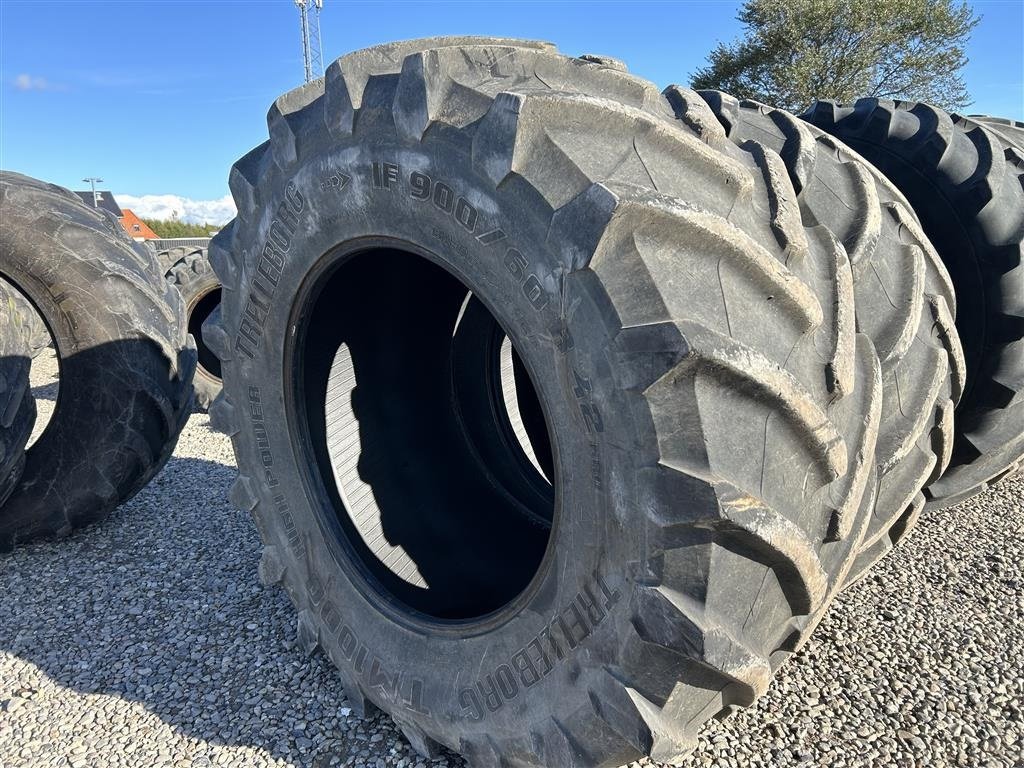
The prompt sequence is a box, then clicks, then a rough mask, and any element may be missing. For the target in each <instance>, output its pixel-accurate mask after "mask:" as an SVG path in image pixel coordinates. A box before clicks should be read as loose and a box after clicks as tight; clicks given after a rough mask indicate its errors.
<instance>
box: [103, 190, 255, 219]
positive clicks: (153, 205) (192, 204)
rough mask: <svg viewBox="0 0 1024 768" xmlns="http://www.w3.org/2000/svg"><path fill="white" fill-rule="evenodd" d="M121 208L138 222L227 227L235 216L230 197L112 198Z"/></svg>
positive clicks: (152, 196) (124, 196)
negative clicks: (127, 209) (129, 210)
mask: <svg viewBox="0 0 1024 768" xmlns="http://www.w3.org/2000/svg"><path fill="white" fill-rule="evenodd" d="M114 199H116V200H117V204H118V205H120V206H121V207H122V208H131V209H132V211H134V212H135V215H136V216H138V217H139V218H140V219H173V218H175V217H177V218H179V219H181V220H182V221H184V222H187V223H189V224H227V223H228V221H230V220H231V219H233V218H234V216H235V204H234V202H233V201H232V200H231V195H224V197H222V198H220V199H219V200H193V199H192V198H190V197H182V196H181V195H141V196H138V197H137V196H135V195H114Z"/></svg>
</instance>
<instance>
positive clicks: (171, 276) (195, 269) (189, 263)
mask: <svg viewBox="0 0 1024 768" xmlns="http://www.w3.org/2000/svg"><path fill="white" fill-rule="evenodd" d="M157 258H158V259H159V261H160V266H161V268H162V269H163V270H164V275H165V277H166V278H167V281H168V282H169V283H170V284H171V285H173V286H174V288H175V290H177V291H178V293H179V294H180V295H181V299H182V301H183V302H184V303H185V324H186V327H187V328H188V332H189V333H190V334H192V338H194V339H195V342H196V353H197V361H196V373H195V377H194V378H193V380H192V383H193V388H194V390H195V406H196V409H197V410H200V411H204V412H205V411H207V410H208V409H209V407H210V404H211V403H212V402H213V401H214V399H215V398H216V397H217V395H219V394H220V389H221V378H220V360H218V359H217V356H216V355H215V354H214V353H213V352H212V351H211V350H210V347H209V345H207V344H206V342H205V341H204V340H203V333H202V329H203V323H205V322H206V320H207V318H209V317H210V315H212V314H213V313H214V312H215V311H216V310H217V308H218V307H219V306H220V282H219V281H218V280H217V276H216V275H215V274H214V273H213V267H211V266H210V259H209V255H208V251H207V249H206V248H183V247H178V248H172V249H170V250H167V251H160V252H159V253H157Z"/></svg>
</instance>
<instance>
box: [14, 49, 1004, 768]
mask: <svg viewBox="0 0 1024 768" xmlns="http://www.w3.org/2000/svg"><path fill="white" fill-rule="evenodd" d="M268 127H269V136H270V138H269V141H267V142H266V143H264V144H262V145H261V146H259V147H257V148H256V149H254V150H252V151H251V152H250V153H248V154H247V155H246V156H245V157H243V158H242V159H241V160H239V161H238V162H237V163H236V164H235V165H234V167H233V168H232V170H231V174H230V187H231V191H232V194H233V196H234V200H235V203H236V206H237V208H238V215H237V218H236V219H235V220H234V221H232V222H231V223H230V224H228V225H227V226H226V227H224V229H223V230H222V231H221V232H220V233H219V234H218V235H217V236H216V237H215V238H214V240H213V242H212V243H211V246H210V250H209V261H207V258H206V256H207V255H206V253H205V252H202V251H199V252H194V253H168V254H164V255H162V256H161V257H160V258H159V259H158V258H154V256H153V255H152V254H148V253H144V252H143V251H144V249H143V248H142V247H140V246H137V245H135V244H133V243H132V242H131V241H130V240H128V239H127V238H126V237H124V236H123V233H118V232H115V231H113V229H114V228H112V226H111V224H110V223H109V221H108V220H106V219H104V218H103V217H102V216H101V215H99V214H97V213H96V212H95V211H91V210H89V209H87V208H85V207H84V206H82V205H80V204H78V203H77V202H76V201H75V200H74V199H73V197H72V196H70V195H69V194H68V193H66V192H64V191H63V190H60V189H58V188H55V187H52V186H49V185H46V184H42V183H40V182H36V181H33V180H30V179H27V178H25V177H19V176H16V175H13V174H5V175H4V176H3V177H2V186H0V190H2V192H0V194H2V198H0V204H2V205H3V210H4V220H5V226H4V231H3V235H2V246H3V262H2V265H0V266H2V273H3V276H4V278H5V279H7V280H9V281H10V283H12V284H13V285H14V286H16V287H17V290H13V289H12V288H11V287H10V286H7V287H6V288H5V291H6V294H7V295H8V299H9V300H8V302H7V308H8V312H7V314H6V316H5V317H0V323H4V325H2V326H0V331H2V339H3V344H4V345H5V347H4V357H3V364H4V366H5V368H4V370H3V372H2V376H0V387H2V389H0V395H2V399H0V415H2V419H3V420H2V424H3V427H4V431H3V435H4V437H3V445H2V446H0V447H2V448H3V452H2V453H3V459H4V462H5V463H4V464H3V467H2V472H3V474H2V475H0V480H2V481H3V484H2V485H0V488H3V489H4V491H3V492H4V493H5V494H6V495H7V497H6V502H4V503H3V505H2V507H0V545H3V546H5V547H8V548H9V547H10V546H12V545H13V544H15V543H17V542H19V541H21V540H24V539H26V538H29V537H31V536H34V535H39V534H62V533H65V532H67V531H68V530H70V529H71V528H74V527H76V526H77V525H79V524H81V523H83V522H88V521H89V520H92V519H96V517H98V516H101V515H102V514H103V513H105V512H106V511H109V509H111V508H113V507H114V506H116V505H117V504H118V503H120V502H121V501H123V500H124V499H126V498H128V497H129V496H130V495H131V494H133V493H135V492H136V491H137V490H138V489H139V488H140V487H142V485H143V484H144V483H145V482H146V481H148V479H149V478H150V477H152V475H153V474H154V473H155V472H156V471H158V469H159V468H160V466H161V465H162V463H163V462H164V461H165V460H166V458H167V455H168V454H169V453H170V451H171V449H172V448H173V445H174V441H175V439H176V436H177V434H178V431H179V430H180V429H181V426H182V424H183V423H184V420H185V418H187V414H188V411H189V410H190V408H191V405H190V403H191V396H192V395H191V390H192V381H193V369H194V368H196V365H197V359H198V369H197V370H198V372H197V373H196V374H195V377H194V381H195V392H196V397H197V399H199V400H200V402H201V404H207V403H209V402H210V401H211V400H212V405H211V406H210V418H211V422H212V424H213V425H214V426H216V427H217V428H219V429H221V430H222V431H224V432H226V433H227V434H228V435H230V436H231V439H232V442H233V445H234V450H235V455H236V459H237V465H238V470H239V475H238V478H237V480H236V482H235V483H234V485H233V487H232V490H231V501H232V503H233V504H234V505H235V506H236V507H238V508H240V509H243V510H246V511H248V512H251V513H252V515H253V516H254V519H255V521H256V524H257V527H258V528H259V531H260V534H261V536H262V538H263V541H264V545H265V546H264V550H263V554H262V558H261V562H260V566H259V575H260V578H261V580H262V581H263V582H264V583H265V584H280V585H281V586H282V587H283V588H284V589H285V590H286V591H287V592H288V594H289V595H290V597H291V599H292V601H293V602H294V603H295V605H296V608H297V611H298V637H299V642H300V644H301V645H302V646H303V647H305V648H306V649H307V650H308V651H312V650H313V649H315V648H318V647H320V648H322V649H323V650H324V651H325V652H326V653H327V654H328V656H329V657H330V659H331V660H332V662H333V663H334V664H335V665H336V666H337V668H338V670H339V673H340V674H341V678H342V681H343V684H344V686H345V691H346V694H347V697H348V700H349V702H350V705H351V706H352V707H353V709H354V710H355V711H356V712H358V713H363V714H365V713H368V712H370V711H371V710H373V709H374V708H380V709H383V710H385V711H387V712H388V713H390V715H391V716H392V717H393V718H394V719H395V721H396V723H397V724H398V725H399V727H400V728H401V729H402V730H403V732H404V733H405V734H406V736H407V737H408V738H409V740H410V742H411V743H412V745H413V746H414V747H415V748H416V749H417V750H419V751H420V752H422V753H423V754H425V755H428V756H434V755H436V754H438V752H439V750H440V749H441V748H442V747H447V748H450V749H452V750H455V751H458V752H460V753H462V754H463V755H465V756H466V757H467V758H468V759H469V760H470V761H471V763H472V764H474V765H481V766H491V765H493V766H499V765H523V766H526V765H530V766H572V765H580V766H589V765H618V764H621V763H626V762H629V761H630V760H633V759H635V758H637V757H638V756H641V755H651V756H653V757H655V758H656V759H658V760H663V761H666V762H672V761H674V760H677V759H680V758H681V757H682V756H683V755H685V754H686V753H687V752H688V751H689V750H690V749H691V748H692V747H693V745H694V743H695V738H696V733H697V730H698V729H699V727H700V725H701V724H702V723H703V722H705V721H706V720H707V719H709V718H711V717H714V716H718V717H721V716H725V715H727V714H729V713H730V712H731V711H733V710H734V709H736V708H738V707H743V706H748V705H750V704H751V703H752V702H753V701H754V700H755V699H756V698H757V697H758V696H759V695H760V694H761V693H763V692H764V690H765V688H766V686H767V685H768V684H769V681H770V678H771V676H772V674H773V673H774V671H775V670H776V669H777V668H778V666H779V665H780V664H781V663H782V662H783V661H784V660H785V659H786V658H788V657H789V656H790V655H791V654H792V653H794V652H795V651H796V650H797V649H798V648H799V647H800V646H801V645H802V644H803V643H804V642H805V641H806V640H807V638H808V636H809V634H810V633H811V632H812V631H813V629H814V627H815V626H816V625H817V624H818V622H819V621H820V620H821V618H822V616H823V615H824V612H825V611H826V609H827V607H828V605H829V603H830V602H831V600H832V599H833V598H834V597H835V595H836V594H838V592H839V591H840V590H842V589H843V588H844V587H845V586H846V585H848V584H850V583H851V582H853V581H854V580H856V579H857V578H859V577H861V576H862V575H863V574H864V573H865V572H866V571H867V570H868V569H869V568H870V566H871V565H872V564H873V563H875V562H876V561H877V560H878V559H879V558H880V557H881V556H883V555H884V554H885V553H886V552H887V551H889V550H890V549H891V548H892V546H893V545H894V544H895V543H897V542H898V541H899V540H900V539H901V538H902V537H904V536H905V535H906V534H907V533H908V532H909V531H910V530H911V529H912V528H913V526H914V524H915V523H916V521H917V520H918V518H919V516H920V515H921V514H922V513H923V512H924V513H927V510H928V509H929V508H934V507H939V506H945V505H948V504H953V503H956V502H958V501H961V500H963V499H965V498H967V497H968V496H970V495H972V494H974V493H977V492H978V491H980V490H982V489H984V488H985V487H987V486H988V485H990V484H991V483H994V482H996V481H997V480H998V479H999V478H1000V477H1002V476H1004V475H1006V474H1008V473H1009V472H1012V471H1013V470H1014V469H1015V468H1016V467H1018V466H1019V465H1020V463H1021V458H1022V455H1024V395H1022V394H1021V392H1022V390H1024V340H1022V339H1024V267H1022V266H1021V242H1022V238H1024V186H1022V184H1024V160H1022V158H1024V142H1022V141H1021V138H1022V137H1021V133H1022V132H1021V130H1020V128H1019V127H1018V126H1014V125H1012V124H1007V123H1005V122H999V121H991V120H988V119H985V118H978V119H967V118H960V117H955V116H950V115H947V114H945V113H943V112H941V111H940V110H937V109H934V108H932V107H928V106H926V105H921V104H908V103H900V102H895V103H894V102H885V101H879V100H876V99H865V100H861V101H859V102H857V103H856V104H855V105H853V106H851V107H843V106H839V105H835V104H830V103H824V102H822V103H818V104H816V105H815V106H814V107H813V108H812V109H810V110H809V111H808V112H807V113H805V114H804V115H802V116H801V117H800V118H798V117H796V116H794V115H791V114H789V113H787V112H785V111H782V110H777V109H773V108H771V107H768V106H765V105H763V104H758V103H755V102H750V101H742V100H738V99H735V98H733V97H731V96H729V95H727V94H724V93H719V92H699V93H698V92H694V91H691V90H688V89H686V88H682V87H679V86H671V87H669V88H667V89H665V90H664V91H661V90H659V89H657V88H655V87H654V86H653V85H652V84H651V83H649V82H647V81H645V80H643V79H641V78H638V77H635V76H632V75H630V74H628V73H627V72H626V71H625V67H624V66H623V65H622V64H621V62H618V61H616V60H614V59H609V58H607V57H601V56H583V57H578V58H570V57H566V56H563V55H560V54H558V53H557V52H556V51H555V50H554V49H553V48H552V47H551V46H550V45H547V44H544V43H533V42H527V41H518V40H506V39H493V38H432V39H426V40H417V41H408V42H403V43H395V44H389V45H384V46H377V47H375V48H370V49H366V50H362V51H358V52H356V53H352V54H349V55H347V56H345V57H343V58H341V59H339V60H338V61H336V62H335V63H334V64H332V65H331V66H330V67H329V68H328V71H327V75H326V77H325V78H324V79H323V80H319V81H316V82H314V83H310V84H307V85H306V86H303V87H301V88H299V89H296V90H294V91H292V92H289V93H287V94H285V95H284V96H282V97H281V98H279V99H278V100H277V101H276V102H275V103H274V105H273V106H272V107H271V109H270V112H269V115H268ZM8 217H10V218H8ZM161 259H162V263H161ZM210 265H212V270H213V271H215V273H216V274H213V272H211V266H210ZM165 275H166V278H165ZM172 286H174V287H172ZM18 292H20V295H24V296H27V297H28V299H29V300H30V302H31V304H32V305H33V307H34V308H35V309H36V310H38V312H39V314H40V315H41V316H42V317H43V318H44V319H45V320H46V326H47V327H48V329H49V332H50V334H51V335H52V337H53V340H54V342H55V346H56V349H57V352H58V355H59V357H60V360H61V382H60V387H61V389H60V399H59V401H58V407H57V409H56V411H55V414H54V417H53V421H52V423H51V426H49V427H48V428H47V430H46V431H44V432H43V435H42V437H40V438H39V440H38V441H37V442H36V443H34V444H33V445H32V446H31V447H30V448H29V449H28V451H27V452H26V451H25V450H24V445H25V441H26V440H27V437H25V436H24V435H25V430H24V429H23V427H21V426H20V425H22V424H23V423H30V422H31V421H32V413H31V411H32V400H31V397H30V393H29V391H28V388H27V387H28V385H27V371H28V367H29V360H30V358H31V351H30V350H31V341H30V337H31V335H32V331H31V325H30V323H28V321H26V320H25V317H26V312H25V311H24V309H23V307H22V304H21V303H20V302H21V299H19V298H18V296H19V293H18ZM189 333H191V334H192V336H194V337H195V338H197V339H199V345H198V346H199V349H198V352H197V351H196V349H195V346H194V345H193V344H192V343H191V342H190V341H189V338H190V337H189ZM79 360H80V362H76V361H79ZM221 377H223V382H221ZM222 383H223V391H221V384H222ZM65 398H66V400H65ZM51 433H52V434H51ZM0 501H2V499H0Z"/></svg>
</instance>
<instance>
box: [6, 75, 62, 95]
mask: <svg viewBox="0 0 1024 768" xmlns="http://www.w3.org/2000/svg"><path fill="white" fill-rule="evenodd" d="M14 87H15V88H17V89H18V90H19V91H63V90H64V86H63V85H58V84H57V83H51V82H50V81H49V80H47V79H46V78H45V77H37V76H36V75H29V74H27V73H24V72H23V73H22V74H20V75H18V76H16V77H15V78H14Z"/></svg>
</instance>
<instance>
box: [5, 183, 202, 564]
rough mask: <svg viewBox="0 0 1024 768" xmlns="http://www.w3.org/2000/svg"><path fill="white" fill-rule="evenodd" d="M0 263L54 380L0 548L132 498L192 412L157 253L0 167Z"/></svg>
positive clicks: (189, 361)
mask: <svg viewBox="0 0 1024 768" xmlns="http://www.w3.org/2000/svg"><path fill="white" fill-rule="evenodd" d="M0 215H2V218H3V222H4V226H3V229H2V232H0V273H2V274H3V276H4V278H6V279H9V280H10V281H11V282H13V283H14V284H15V285H16V286H17V287H18V288H19V290H21V291H22V292H23V293H24V294H25V295H26V296H27V297H28V298H29V300H30V301H31V302H32V305H33V306H34V307H36V308H37V309H38V310H39V312H40V314H41V315H42V316H43V318H44V319H45V321H46V325H47V326H48V327H49V329H50V333H51V334H52V337H53V341H54V346H55V348H56V352H57V357H58V361H59V375H60V386H59V390H58V394H57V402H56V405H55V409H54V413H53V415H52V417H51V419H50V421H49V423H48V424H47V427H46V429H45V430H44V431H43V433H42V434H41V435H40V436H39V438H38V440H37V441H36V442H35V443H33V444H32V446H31V447H29V449H28V451H27V453H26V457H25V458H26V460H25V471H24V473H23V475H22V478H21V482H20V483H19V484H18V486H17V487H16V488H15V489H14V492H13V493H12V494H11V496H10V498H8V500H7V502H6V504H5V505H4V507H3V509H2V510H0V551H4V550H9V549H11V548H12V547H14V546H15V545H17V544H18V543H20V542H22V541H26V540H28V539H31V538H35V537H38V536H65V535H67V534H68V533H69V532H70V531H72V530H73V529H75V528H78V527H80V526H83V525H86V524H88V523H91V522H93V521H96V520H99V519H101V518H103V517H105V516H106V515H107V514H108V513H109V512H110V511H111V510H113V509H114V508H115V507H117V506H118V505H120V504H121V503H122V502H124V501H126V500H127V499H129V498H131V497H132V496H134V495H135V494H136V493H137V492H138V491H139V490H140V489H141V488H142V487H143V486H145V485H146V483H147V482H149V480H150V478H152V477H153V475H154V474H156V473H157V472H158V471H159V470H160V468H161V467H162V466H163V465H164V463H165V462H166V461H167V459H168V457H169V456H170V455H171V452H172V450H173V449H174V445H175V443H176V442H177V439H178V434H179V433H180V432H181V428H182V426H183V425H184V423H185V420H186V419H187V418H188V416H189V413H190V412H191V402H192V372H193V369H194V368H195V349H194V345H193V343H192V341H191V339H190V338H189V337H188V334H187V333H186V329H185V312H184V306H183V305H182V303H181V299H180V297H179V296H178V294H177V292H176V291H175V290H174V289H173V288H171V286H170V285H169V284H168V283H167V282H166V280H164V276H163V273H162V272H161V270H160V269H159V266H158V264H157V261H156V258H155V257H154V255H153V254H152V252H151V251H150V250H149V249H147V248H146V247H145V246H143V245H141V244H138V243H134V242H133V241H132V240H131V239H130V238H129V237H128V236H127V235H126V234H125V233H124V231H123V230H122V229H121V227H120V225H119V224H118V223H117V221H116V220H114V219H112V218H110V217H108V216H107V215H106V214H104V213H102V212H100V211H97V210H95V209H93V208H90V207H88V206H86V205H84V204H83V203H82V202H81V201H80V200H79V199H78V198H77V197H76V196H75V195H73V194H72V193H70V192H68V191H67V190H66V189H63V188H61V187H57V186H54V185H52V184H46V183H44V182H41V181H37V180H35V179H30V178H28V177H26V176H22V175H20V174H16V173H8V172H0Z"/></svg>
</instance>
